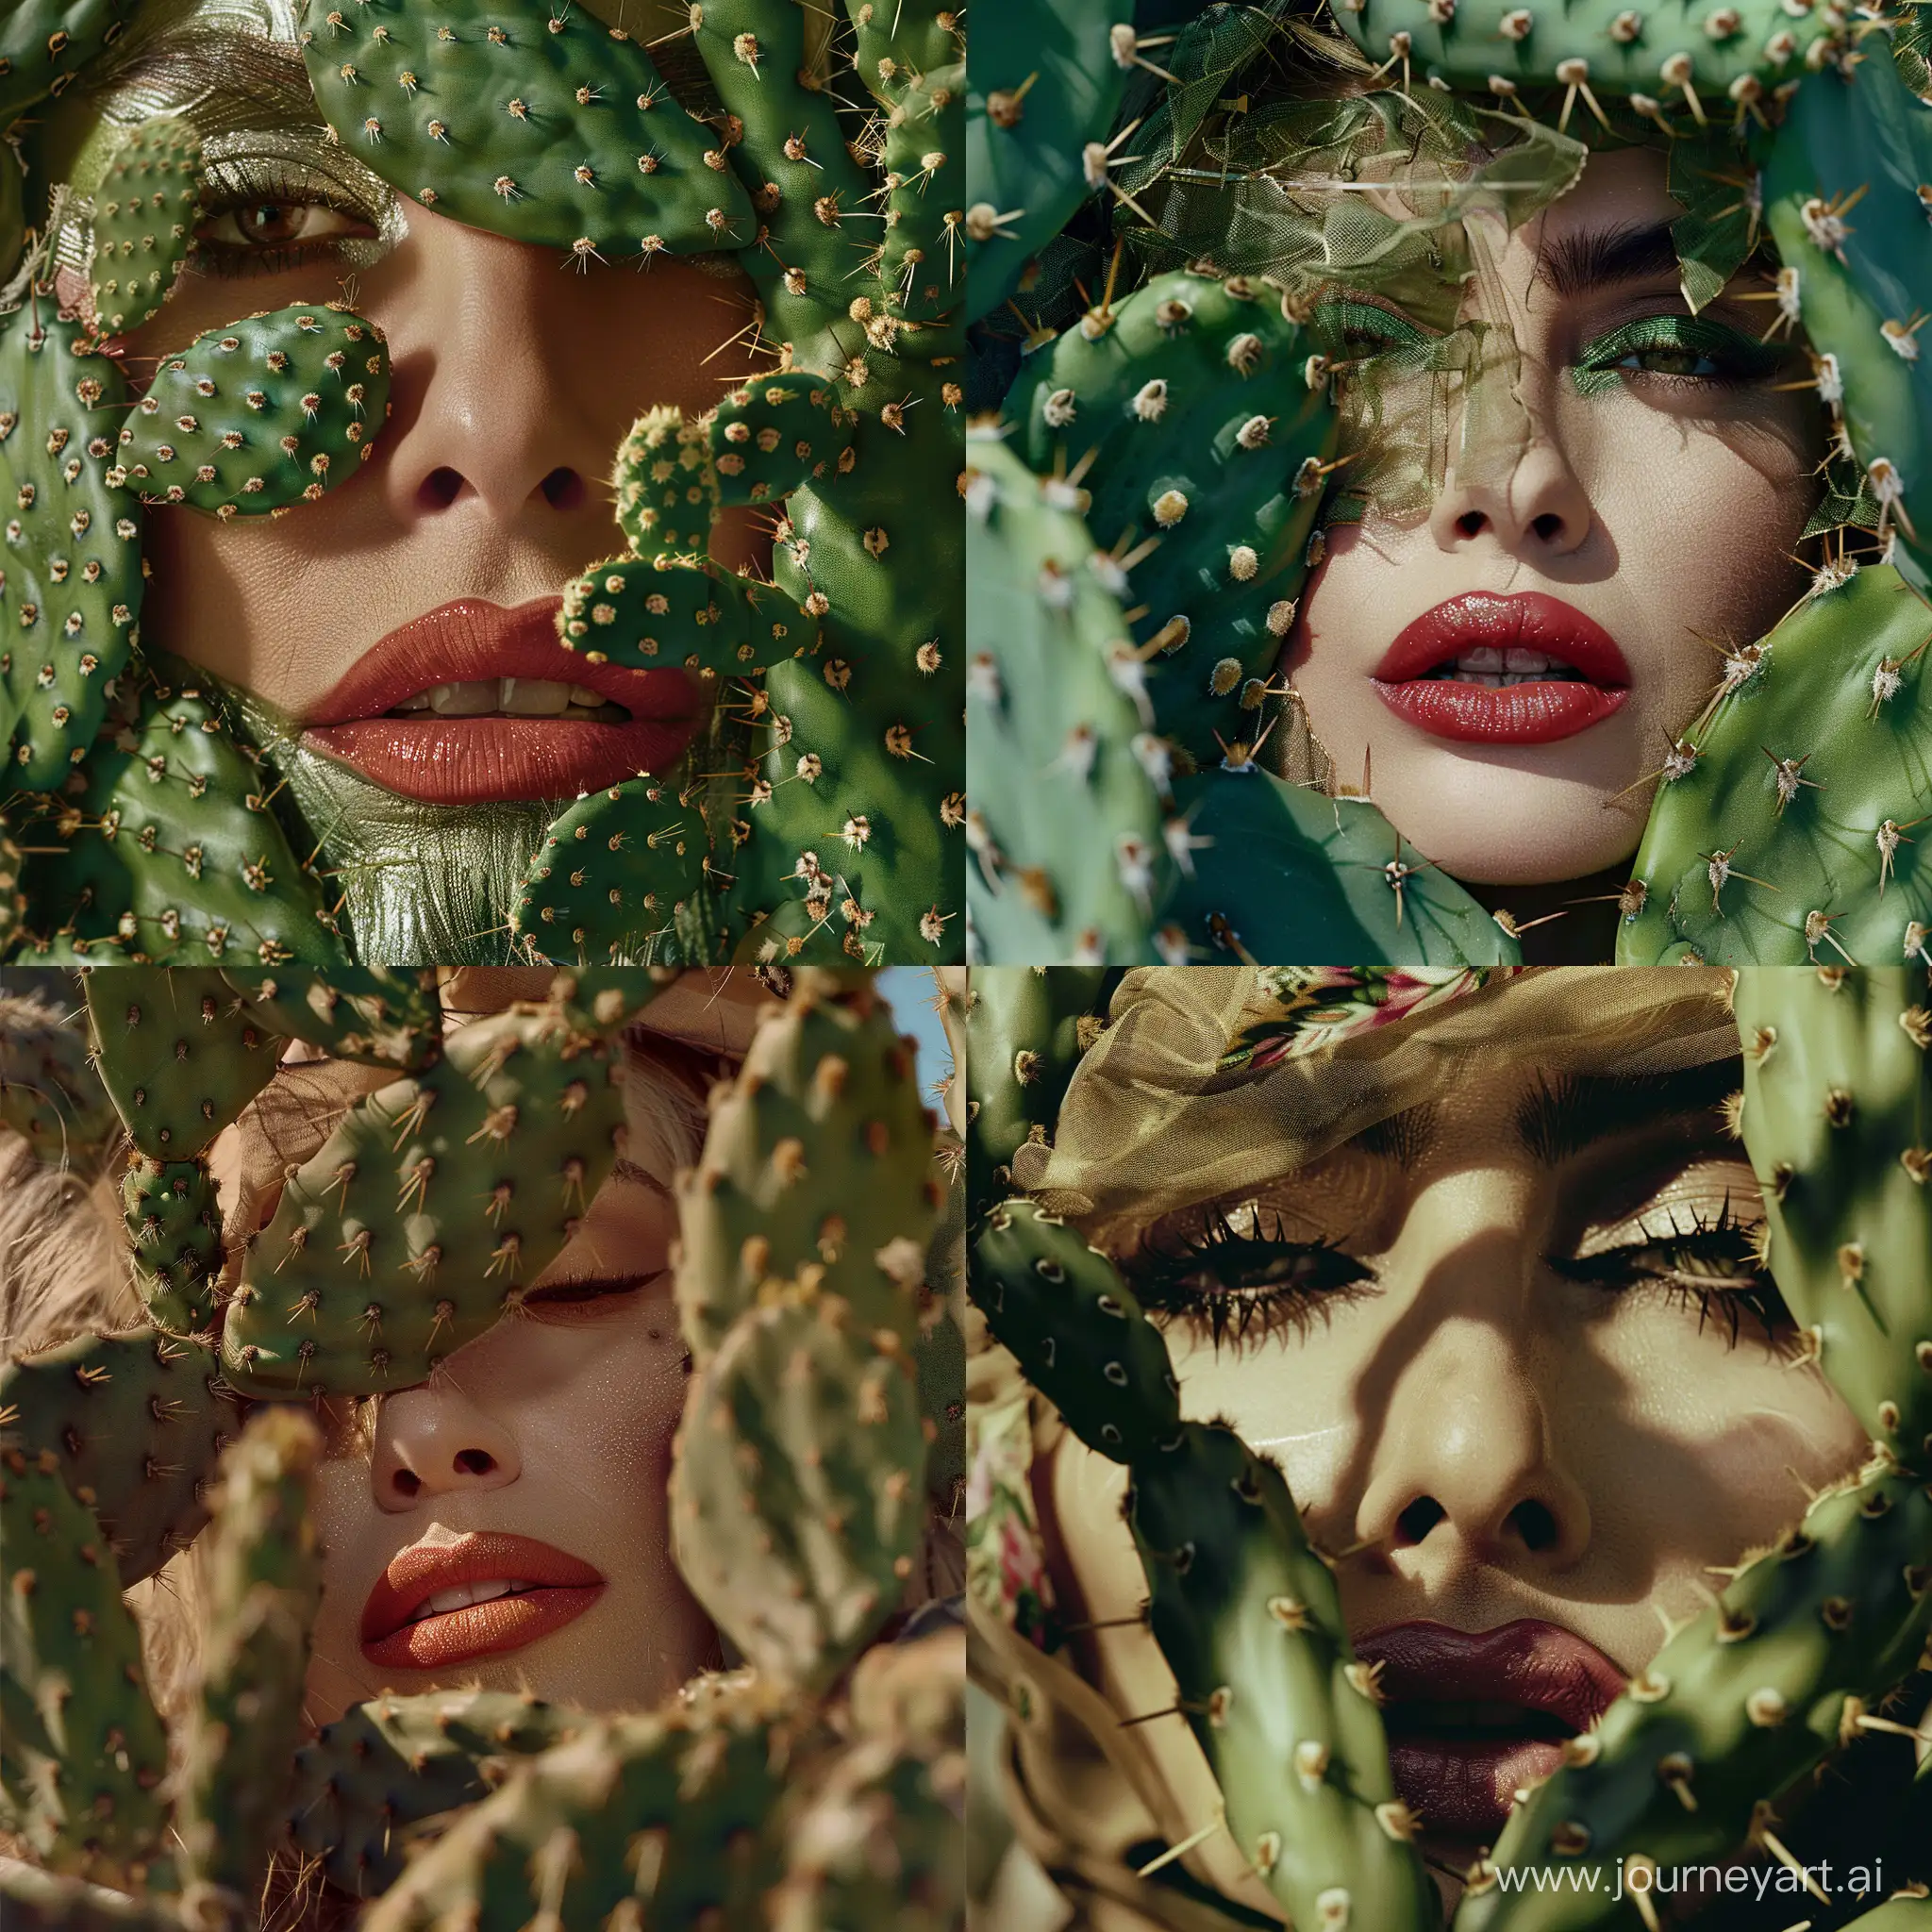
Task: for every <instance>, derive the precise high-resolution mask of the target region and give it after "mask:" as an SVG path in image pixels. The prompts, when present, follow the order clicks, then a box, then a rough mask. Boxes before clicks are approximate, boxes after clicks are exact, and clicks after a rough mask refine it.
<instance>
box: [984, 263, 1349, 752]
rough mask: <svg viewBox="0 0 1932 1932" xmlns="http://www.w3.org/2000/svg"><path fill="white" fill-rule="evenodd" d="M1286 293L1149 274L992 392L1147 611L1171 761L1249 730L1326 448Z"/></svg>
mask: <svg viewBox="0 0 1932 1932" xmlns="http://www.w3.org/2000/svg"><path fill="white" fill-rule="evenodd" d="M1289 308H1290V305H1289V304H1287V303H1285V302H1283V300H1282V299H1281V297H1280V295H1279V294H1278V292H1277V291H1274V290H1272V289H1270V288H1268V287H1266V286H1265V285H1263V284H1262V283H1259V282H1253V281H1249V280H1248V279H1246V278H1245V277H1243V276H1239V275H1233V276H1229V277H1228V278H1227V279H1226V280H1224V281H1222V280H1215V279H1211V278H1209V277H1208V276H1204V275H1193V274H1176V275H1157V276H1155V277H1154V279H1153V280H1152V281H1150V282H1148V283H1146V284H1145V286H1143V287H1141V288H1139V289H1136V290H1135V291H1134V292H1133V293H1132V294H1131V295H1129V296H1127V297H1126V299H1125V300H1124V301H1123V302H1121V303H1120V304H1118V306H1116V307H1113V308H1110V309H1109V308H1108V306H1107V305H1105V304H1103V305H1101V307H1100V308H1097V309H1096V310H1094V311H1091V312H1090V314H1089V315H1088V317H1087V318H1086V319H1085V320H1084V321H1083V322H1082V323H1081V324H1080V325H1078V326H1076V327H1074V328H1071V329H1069V330H1068V331H1067V332H1066V333H1065V334H1064V335H1062V336H1061V337H1060V338H1059V339H1058V341H1056V342H1055V343H1054V344H1053V347H1052V349H1051V351H1050V352H1048V358H1044V360H1043V366H1042V367H1041V368H1040V369H1039V371H1038V373H1037V374H1031V375H1028V376H1027V377H1025V378H1023V380H1022V382H1021V383H1020V384H1019V385H1018V386H1017V387H1016V388H1015V390H1014V391H1013V393H1012V394H1011V396H1010V397H1009V398H1008V404H1007V414H1008V420H1010V421H1012V422H1014V423H1016V424H1018V425H1020V429H1019V434H1018V438H1017V441H1018V445H1019V454H1020V456H1021V458H1022V459H1023V460H1024V462H1025V463H1026V464H1027V466H1028V467H1029V468H1030V469H1032V470H1033V471H1035V472H1036V473H1037V474H1039V475H1042V476H1044V475H1067V476H1068V477H1069V478H1070V479H1071V478H1074V477H1075V476H1077V479H1078V480H1077V494H1078V499H1079V503H1080V507H1081V510H1082V513H1083V514H1084V516H1085V518H1086V521H1087V524H1088V527H1089V528H1090V529H1091V530H1092V532H1093V533H1094V537H1095V539H1096V541H1097V542H1099V543H1100V544H1102V545H1104V546H1106V547H1105V549H1104V551H1103V553H1102V555H1101V558H1100V559H1099V561H1098V563H1097V564H1096V565H1095V566H1094V567H1095V568H1096V569H1098V571H1099V572H1100V575H1101V577H1102V580H1103V581H1104V582H1107V583H1108V584H1109V587H1110V588H1112V589H1113V590H1114V591H1115V592H1116V594H1118V595H1119V596H1120V597H1121V599H1122V601H1123V602H1124V603H1130V604H1132V605H1134V606H1136V607H1138V608H1141V609H1143V610H1144V611H1145V613H1146V614H1145V616H1144V617H1142V618H1141V619H1140V620H1139V621H1138V624H1137V626H1136V629H1137V631H1138V632H1139V633H1141V634H1140V635H1133V637H1132V641H1133V642H1134V643H1135V645H1136V647H1137V649H1138V650H1139V651H1140V652H1141V660H1142V663H1143V666H1144V669H1143V672H1142V688H1143V689H1144V691H1145V692H1146V695H1147V701H1148V703H1149V704H1150V705H1151V706H1152V708H1153V712H1154V729H1155V730H1156V731H1157V732H1158V734H1159V735H1160V737H1161V738H1163V739H1164V740H1166V741H1167V748H1168V751H1169V754H1170V756H1171V757H1173V758H1175V759H1176V761H1177V769H1178V770H1180V771H1183V772H1185V771H1187V770H1189V769H1190V764H1191V765H1192V766H1194V767H1200V768H1206V767H1209V766H1213V765H1218V764H1220V763H1221V762H1222V761H1223V759H1224V758H1228V757H1229V756H1230V754H1229V752H1228V746H1229V745H1231V744H1233V743H1235V742H1236V741H1253V739H1254V738H1255V737H1256V736H1257V732H1258V729H1259V726H1260V724H1261V718H1260V712H1261V709H1262V706H1263V702H1264V700H1263V693H1264V691H1266V689H1267V687H1268V685H1269V682H1270V680H1271V678H1272V676H1273V675H1274V663H1275V659H1276V658H1278V657H1279V656H1280V655H1281V644H1282V639H1283V637H1284V635H1285V634H1286V632H1287V630H1288V627H1289V625H1290V624H1291V622H1292V620H1293V616H1294V609H1295V601H1296V599H1297V598H1299V596H1300V595H1301V590H1302V582H1303V579H1304V577H1305V576H1306V575H1307V563H1306V558H1307V549H1308V540H1309V538H1310V537H1311V536H1312V535H1313V533H1314V528H1315V514H1316V510H1317V508H1318V507H1319V505H1320V502H1321V499H1322V495H1323V490H1324V481H1323V479H1324V475H1326V466H1327V465H1328V464H1329V462H1330V461H1331V459H1332V458H1333V457H1334V454H1335V440H1336V434H1337V424H1338V419H1337V416H1336V412H1335V410H1334V408H1332V407H1330V402H1329V395H1328V379H1327V374H1326V364H1325V362H1324V360H1323V358H1320V357H1316V356H1314V355H1313V344H1312V342H1311V341H1310V340H1309V338H1308V336H1307V333H1306V332H1305V330H1304V329H1303V327H1302V325H1301V322H1300V321H1299V320H1298V319H1297V317H1296V316H1295V315H1292V314H1291V313H1289V312H1288V311H1289ZM1073 487H1074V485H1073V484H1072V483H1071V481H1070V484H1069V488H1073ZM1197 628H1198V629H1199V631H1200V637H1199V638H1198V639H1196V637H1195V635H1194V633H1195V630H1196V629H1197ZM1157 640H1158V641H1157ZM1149 646H1151V647H1152V649H1151V651H1150V650H1148V648H1147V647H1149ZM1235 761H1236V762H1240V759H1239V758H1235Z"/></svg>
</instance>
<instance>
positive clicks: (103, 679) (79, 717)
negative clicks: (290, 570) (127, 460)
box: [0, 305, 145, 791]
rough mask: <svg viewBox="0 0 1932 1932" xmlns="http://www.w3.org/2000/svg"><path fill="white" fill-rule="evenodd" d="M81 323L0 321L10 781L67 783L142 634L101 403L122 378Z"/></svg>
mask: <svg viewBox="0 0 1932 1932" xmlns="http://www.w3.org/2000/svg"><path fill="white" fill-rule="evenodd" d="M85 344H86V338H85V335H84V333H83V331H82V330H81V328H80V325H78V324H75V323H64V322H60V321H58V320H55V319H53V318H51V317H50V316H48V315H46V314H45V313H43V312H42V311H40V310H38V309H37V308H35V307H34V306H32V305H29V306H27V307H25V308H20V309H18V310H16V311H15V312H14V313H13V314H12V315H10V316H7V317H5V318H0V494H4V496H5V498H6V500H7V501H8V503H9V504H10V505H11V509H10V511H9V513H8V522H7V526H6V532H5V535H6V549H5V551H4V552H0V558H4V561H0V575H4V576H5V579H6V581H5V582H4V583H0V617H4V620H5V623H6V626H7V630H8V651H7V653H6V656H5V659H4V671H0V715H4V716H5V718H6V720H7V722H8V730H9V732H10V733H11V735H12V739H13V766H14V772H13V777H14V782H15V783H16V784H18V785H22V786H25V787H27V788H29V789H31V790H35V791H54V790H56V789H57V788H58V787H60V786H62V785H64V784H65V783H66V781H67V778H68V775H69V774H70V772H71V771H72V770H73V768H74V767H75V765H76V764H77V763H79V762H80V760H81V759H82V758H85V757H86V756H87V751H88V747H89V745H90V743H91V741H92V739H93V736H94V734H95V732H96V731H97V730H98V729H99V728H100V724H101V721H102V719H103V718H104V717H105V715H106V713H107V708H108V701H109V699H110V697H111V695H112V691H113V687H114V683H115V680H116V679H117V678H119V677H120V676H121V675H122V674H123V672H124V671H125V668H126V665H127V660H128V656H129V653H130V652H131V651H132V649H133V647H134V645H135V643H136V642H137V641H139V637H140V617H141V604H142V591H143V589H144V588H145V586H144V583H143V580H142V571H141V519H142V508H141V504H140V501H139V499H138V498H137V497H136V495H135V494H134V493H133V492H132V491H129V490H127V489H125V488H124V487H122V484H123V481H124V480H125V479H120V478H117V477H116V476H115V475H114V472H113V469H112V467H111V463H112V458H113V454H114V447H115V445H114V441H113V439H112V438H111V437H110V436H108V435H105V434H103V433H102V432H101V429H100V424H101V421H102V418H101V417H100V415H99V414H98V413H97V412H99V411H103V410H116V409H121V408H125V405H126V396H127V386H126V378H125V376H124V375H122V373H121V370H120V367H119V365H118V364H117V363H115V362H114V361H112V360H111V359H110V358H108V357H105V356H97V355H93V354H92V353H90V352H89V350H88V349H87V347H86V346H85Z"/></svg>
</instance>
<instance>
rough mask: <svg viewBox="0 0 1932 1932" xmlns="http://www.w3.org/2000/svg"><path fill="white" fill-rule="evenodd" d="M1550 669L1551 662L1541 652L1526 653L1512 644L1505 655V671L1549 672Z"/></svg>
mask: <svg viewBox="0 0 1932 1932" xmlns="http://www.w3.org/2000/svg"><path fill="white" fill-rule="evenodd" d="M1549 668H1550V660H1549V658H1546V657H1544V656H1543V654H1542V653H1541V651H1525V650H1522V649H1520V648H1519V647H1518V646H1517V645H1515V644H1511V645H1510V647H1509V648H1508V649H1507V651H1505V652H1504V653H1503V669H1504V670H1505V671H1547V670H1548V669H1549Z"/></svg>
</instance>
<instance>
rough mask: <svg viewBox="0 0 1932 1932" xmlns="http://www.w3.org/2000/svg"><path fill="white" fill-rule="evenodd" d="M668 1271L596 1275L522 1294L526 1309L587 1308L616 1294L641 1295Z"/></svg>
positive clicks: (608, 1299) (612, 1297)
mask: <svg viewBox="0 0 1932 1932" xmlns="http://www.w3.org/2000/svg"><path fill="white" fill-rule="evenodd" d="M668 1273H669V1271H668V1270H667V1269H662V1268H660V1269H658V1272H657V1273H656V1274H639V1275H596V1276H592V1277H589V1278H587V1279H585V1280H582V1281H560V1282H558V1284H557V1285H556V1287H554V1288H547V1289H538V1290H536V1291H533V1292H532V1293H530V1294H527V1295H525V1297H524V1306H525V1307H526V1308H537V1309H546V1308H572V1309H575V1308H587V1307H594V1306H595V1305H596V1304H597V1303H598V1302H601V1301H610V1300H613V1299H615V1298H616V1297H617V1296H619V1295H628V1294H641V1293H642V1292H643V1291H644V1290H645V1289H647V1288H649V1287H651V1286H652V1284H653V1283H655V1282H658V1281H662V1280H663V1279H664V1278H665V1276H666V1274H668Z"/></svg>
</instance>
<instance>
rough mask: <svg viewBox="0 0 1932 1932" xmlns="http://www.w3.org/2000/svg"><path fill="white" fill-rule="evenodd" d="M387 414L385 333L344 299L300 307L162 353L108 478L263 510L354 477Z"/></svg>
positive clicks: (230, 512)
mask: <svg viewBox="0 0 1932 1932" xmlns="http://www.w3.org/2000/svg"><path fill="white" fill-rule="evenodd" d="M388 417H389V352H388V350H387V348H386V347H385V346H384V344H383V339H382V331H381V330H380V329H378V328H377V327H376V326H375V324H374V323H371V322H365V321H364V320H363V319H362V318H361V317H360V316H359V315H356V314H354V313H352V312H351V311H350V309H349V308H348V306H347V305H346V304H345V303H341V302H328V303H309V304H301V303H298V304H296V305H295V306H293V307H292V308H282V309H277V310H276V311H275V313H273V314H269V315H262V316H250V317H248V318H246V319H245V320H243V321H240V322H230V323H225V324H223V325H222V326H221V327H219V328H211V329H207V330H205V331H204V332H203V333H202V334H200V335H198V336H196V337H195V339H194V340H193V341H192V342H191V343H189V345H188V346H187V347H186V348H185V349H183V350H181V351H180V352H179V353H178V354H176V355H173V356H169V357H166V358H163V359H162V362H161V366H160V368H159V369H158V371H157V372H156V374H155V379H154V382H153V385H152V386H151V387H150V388H149V390H148V392H147V393H146V394H145V395H144V396H142V399H141V401H140V402H139V403H137V404H136V405H135V406H134V409H133V412H132V413H131V414H130V415H129V417H128V419H127V426H126V427H125V429H123V430H122V432H121V448H120V457H119V463H118V465H117V468H116V469H115V470H112V471H110V472H109V473H108V476H109V480H110V481H111V480H119V477H120V475H121V473H122V471H124V470H125V475H127V477H128V478H130V479H131V480H132V482H133V485H134V487H135V489H136V490H138V491H140V492H141V493H142V495H143V496H145V497H149V498H151V499H154V500H157V501H160V502H165V503H185V504H187V505H188V506H189V508H192V509H199V510H207V511H209V512H210V513H212V514H213V515H216V516H220V517H225V518H226V517H234V516H267V515H270V514H272V513H273V512H274V511H275V510H278V509H286V508H291V507H292V506H293V505H295V504H298V503H304V502H308V503H314V502H318V501H319V500H320V499H321V498H322V497H323V495H324V494H325V493H326V492H327V491H330V490H332V489H334V488H335V487H336V486H337V485H339V484H340V483H341V482H342V480H343V479H344V478H345V477H348V476H352V475H355V473H356V469H357V466H358V464H360V463H366V462H367V461H368V460H369V458H371V457H372V456H374V455H375V439H376V438H377V437H378V436H379V435H380V434H381V432H382V426H383V424H384V423H385V422H386V421H387V420H388Z"/></svg>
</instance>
